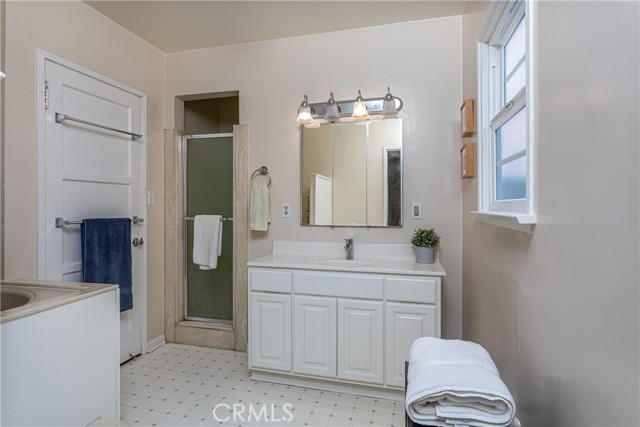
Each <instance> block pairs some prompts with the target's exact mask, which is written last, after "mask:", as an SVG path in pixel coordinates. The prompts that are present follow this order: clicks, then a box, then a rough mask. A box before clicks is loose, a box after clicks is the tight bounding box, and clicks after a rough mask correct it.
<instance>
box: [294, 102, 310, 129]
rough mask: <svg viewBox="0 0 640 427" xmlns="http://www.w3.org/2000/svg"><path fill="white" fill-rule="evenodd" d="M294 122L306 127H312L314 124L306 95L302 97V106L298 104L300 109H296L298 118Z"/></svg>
mask: <svg viewBox="0 0 640 427" xmlns="http://www.w3.org/2000/svg"><path fill="white" fill-rule="evenodd" d="M296 121H297V122H298V124H301V125H304V126H307V127H309V126H312V125H313V123H314V121H313V116H311V107H309V100H308V99H307V95H305V96H304V100H303V101H302V104H300V107H298V118H297V120H296Z"/></svg>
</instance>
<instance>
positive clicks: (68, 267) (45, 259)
mask: <svg viewBox="0 0 640 427" xmlns="http://www.w3.org/2000/svg"><path fill="white" fill-rule="evenodd" d="M44 74H45V80H46V82H47V86H48V94H49V96H48V106H47V105H46V104H45V105H44V106H43V108H46V109H45V115H44V117H45V125H44V127H45V132H44V141H43V140H42V139H41V144H42V143H43V146H42V147H41V148H42V149H41V150H40V159H39V160H40V162H44V163H43V164H41V165H40V175H44V180H43V179H42V178H43V177H42V176H41V177H40V185H41V186H42V187H44V188H41V189H40V197H41V200H40V203H44V210H43V209H42V208H40V212H41V218H40V221H41V223H40V226H41V228H40V232H41V233H42V232H43V231H44V236H41V238H40V241H39V244H40V245H42V246H43V247H42V248H41V249H40V251H39V256H40V259H39V262H40V265H39V273H40V276H41V278H42V279H47V280H62V281H82V258H81V244H80V226H79V225H66V226H64V227H62V228H56V224H55V220H56V217H60V218H64V219H65V220H82V219H83V218H104V217H129V218H132V217H133V216H134V215H136V216H139V217H141V218H144V215H145V205H144V204H143V203H142V202H143V191H144V179H145V176H144V170H145V155H144V146H143V141H144V139H140V140H137V141H134V140H133V139H132V138H131V137H130V136H127V135H124V134H121V133H117V132H114V131H111V130H105V129H100V128H98V127H95V126H91V125H87V124H82V123H77V122H72V121H65V122H63V123H56V121H55V115H56V113H61V114H65V115H69V116H72V117H75V118H79V119H81V120H84V121H89V122H94V123H98V124H101V125H104V126H109V127H112V128H116V129H122V130H126V131H128V132H135V133H142V127H143V120H144V117H143V111H144V99H143V98H144V94H141V93H134V92H133V91H132V90H130V89H127V88H125V87H120V86H121V85H119V84H117V82H113V81H111V80H109V79H106V78H103V77H101V76H98V75H95V74H94V73H91V72H88V71H86V70H84V69H82V68H81V67H77V68H76V67H75V66H73V65H72V64H68V63H67V62H66V61H65V62H64V65H62V64H61V63H59V62H58V61H53V60H51V59H50V58H46V59H45V60H44ZM43 165H44V168H43V167H42V166H43ZM42 196H44V199H45V200H44V201H43V200H42ZM143 227H144V223H141V224H132V226H131V238H132V239H133V238H136V237H137V238H141V237H144V228H143ZM144 261H145V256H144V245H142V246H137V247H132V267H133V271H132V272H133V277H132V279H133V281H132V283H133V289H132V291H133V309H131V310H128V311H125V312H123V313H121V315H120V327H121V333H120V340H121V343H120V354H121V362H124V361H126V360H128V359H129V358H131V356H134V355H137V354H139V353H141V352H142V348H143V344H142V343H143V316H142V314H143V312H144V306H145V299H146V296H145V295H144V292H143V290H144V288H145V287H144V283H143V280H144V278H145V274H144V271H145V265H144Z"/></svg>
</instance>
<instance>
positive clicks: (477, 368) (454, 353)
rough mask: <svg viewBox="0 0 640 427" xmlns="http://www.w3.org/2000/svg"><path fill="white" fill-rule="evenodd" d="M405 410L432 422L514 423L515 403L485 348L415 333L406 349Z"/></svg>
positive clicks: (490, 426) (479, 426) (487, 425)
mask: <svg viewBox="0 0 640 427" xmlns="http://www.w3.org/2000/svg"><path fill="white" fill-rule="evenodd" d="M407 375H408V379H409V381H408V384H407V394H406V402H405V405H406V409H407V413H408V414H409V416H410V417H411V419H412V420H414V421H415V422H417V423H420V424H426V425H433V426H450V425H465V426H477V427H494V426H508V425H510V424H511V423H513V424H512V425H517V424H518V421H517V419H515V418H514V416H515V412H516V406H515V402H514V400H513V397H512V396H511V393H510V392H509V389H507V386H506V385H505V384H504V383H503V382H502V380H501V379H500V374H499V373H498V368H496V365H495V364H494V363H493V360H491V356H490V355H489V353H488V352H487V351H486V350H485V349H484V348H483V347H482V346H481V345H478V344H475V343H472V342H469V341H461V340H442V339H439V338H432V337H425V338H418V339H417V340H415V341H414V342H413V345H412V346H411V350H410V352H409V371H408V374H407Z"/></svg>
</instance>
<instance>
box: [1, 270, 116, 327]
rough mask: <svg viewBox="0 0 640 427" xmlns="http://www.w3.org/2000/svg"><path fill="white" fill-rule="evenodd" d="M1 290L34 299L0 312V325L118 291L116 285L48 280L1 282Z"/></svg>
mask: <svg viewBox="0 0 640 427" xmlns="http://www.w3.org/2000/svg"><path fill="white" fill-rule="evenodd" d="M0 287H1V288H2V289H13V290H18V291H26V292H27V293H29V294H32V295H35V297H34V298H33V299H32V300H31V301H30V302H29V303H27V304H25V305H22V306H19V307H15V308H11V309H8V310H3V311H1V312H0V323H4V322H9V321H11V320H16V319H20V318H23V317H26V316H30V315H32V314H36V313H40V312H43V311H46V310H50V309H52V308H55V307H60V306H63V305H66V304H70V303H72V302H75V301H80V300H83V299H86V298H90V297H92V296H95V295H99V294H103V293H106V292H111V291H114V290H116V289H118V285H109V284H99V283H81V282H54V281H48V280H9V281H2V283H1V285H0Z"/></svg>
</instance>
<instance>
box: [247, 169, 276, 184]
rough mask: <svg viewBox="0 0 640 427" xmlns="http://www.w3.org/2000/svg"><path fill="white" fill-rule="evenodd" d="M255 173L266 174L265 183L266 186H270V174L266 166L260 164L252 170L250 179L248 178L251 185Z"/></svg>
mask: <svg viewBox="0 0 640 427" xmlns="http://www.w3.org/2000/svg"><path fill="white" fill-rule="evenodd" d="M256 175H266V176H267V178H269V182H268V183H267V187H268V188H270V187H271V175H269V169H268V168H267V167H266V166H260V167H259V168H258V169H256V170H254V171H253V173H252V174H251V180H250V182H251V184H252V185H253V178H255V177H256Z"/></svg>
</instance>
